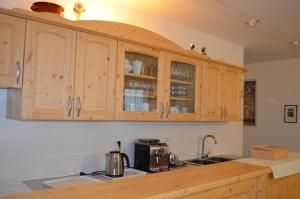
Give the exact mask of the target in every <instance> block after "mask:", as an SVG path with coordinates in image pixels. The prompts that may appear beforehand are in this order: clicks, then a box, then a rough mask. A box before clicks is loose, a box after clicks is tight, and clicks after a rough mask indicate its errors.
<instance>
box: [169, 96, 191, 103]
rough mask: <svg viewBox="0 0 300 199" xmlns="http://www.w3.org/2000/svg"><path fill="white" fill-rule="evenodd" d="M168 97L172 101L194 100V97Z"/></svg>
mask: <svg viewBox="0 0 300 199" xmlns="http://www.w3.org/2000/svg"><path fill="white" fill-rule="evenodd" d="M170 99H171V100H174V101H189V102H192V101H194V99H191V98H184V97H171V98H170Z"/></svg>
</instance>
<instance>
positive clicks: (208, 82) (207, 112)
mask: <svg viewBox="0 0 300 199" xmlns="http://www.w3.org/2000/svg"><path fill="white" fill-rule="evenodd" d="M222 76H223V70H222V67H220V66H218V65H216V64H214V63H208V62H204V63H203V65H202V84H201V120H204V121H220V120H221V118H222V116H221V111H222V105H223V104H222V103H223V102H222V98H223V89H222Z"/></svg>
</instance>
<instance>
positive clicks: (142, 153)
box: [134, 139, 169, 172]
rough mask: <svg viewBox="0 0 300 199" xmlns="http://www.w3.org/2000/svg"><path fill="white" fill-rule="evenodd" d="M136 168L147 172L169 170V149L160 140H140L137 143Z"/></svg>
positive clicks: (135, 153) (135, 151)
mask: <svg viewBox="0 0 300 199" xmlns="http://www.w3.org/2000/svg"><path fill="white" fill-rule="evenodd" d="M134 168H135V169H139V170H142V171H147V172H160V171H166V170H169V148H168V145H167V144H166V143H160V141H159V140H158V139H139V140H138V141H137V142H136V143H135V149H134Z"/></svg>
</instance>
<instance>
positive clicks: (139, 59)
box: [116, 42, 165, 121]
mask: <svg viewBox="0 0 300 199" xmlns="http://www.w3.org/2000/svg"><path fill="white" fill-rule="evenodd" d="M163 55H164V54H163V53H162V52H161V51H158V50H154V49H151V48H146V47H142V46H138V45H134V44H129V43H125V42H119V45H118V67H117V97H116V119H117V120H145V121H156V120H161V119H162V118H163V116H164V101H163V97H164V92H163V84H164V79H165V78H164V56H163Z"/></svg>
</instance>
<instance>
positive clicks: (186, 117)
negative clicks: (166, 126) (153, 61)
mask: <svg viewBox="0 0 300 199" xmlns="http://www.w3.org/2000/svg"><path fill="white" fill-rule="evenodd" d="M173 61H175V62H181V63H186V64H191V65H193V66H195V85H194V86H195V99H194V103H195V106H194V110H195V112H194V113H172V112H170V110H169V109H170V96H171V95H170V84H171V78H170V77H171V62H173ZM165 66H166V67H165V75H164V77H165V83H164V85H165V87H164V96H165V98H164V101H165V105H164V106H165V110H166V111H165V117H164V119H165V120H168V121H196V120H200V101H201V99H200V87H201V61H199V60H196V59H192V58H189V57H185V56H181V55H177V54H171V53H167V56H166V64H165Z"/></svg>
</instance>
